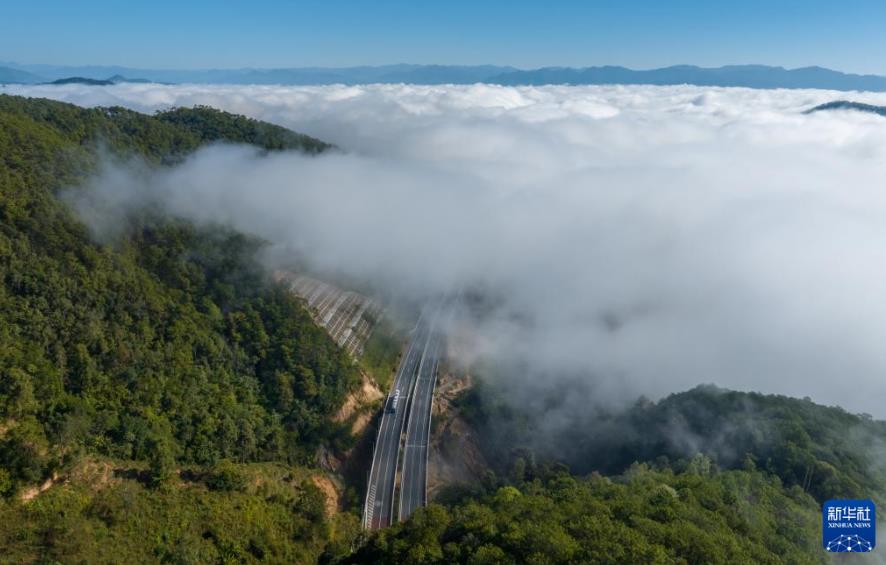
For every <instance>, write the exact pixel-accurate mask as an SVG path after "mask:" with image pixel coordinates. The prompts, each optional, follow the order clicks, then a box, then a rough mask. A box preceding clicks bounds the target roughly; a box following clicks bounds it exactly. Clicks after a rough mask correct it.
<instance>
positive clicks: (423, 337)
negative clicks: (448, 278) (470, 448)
mask: <svg viewBox="0 0 886 565" xmlns="http://www.w3.org/2000/svg"><path fill="white" fill-rule="evenodd" d="M430 337H431V322H430V320H429V318H428V316H427V315H426V314H425V313H423V314H422V316H421V317H420V318H419V320H418V323H417V324H416V327H415V329H414V330H413V331H412V339H411V340H410V342H409V346H408V348H407V350H406V354H405V355H404V356H403V359H402V360H401V361H400V367H399V368H398V369H397V376H396V377H395V378H394V384H393V385H392V387H391V392H390V393H389V394H388V397H387V398H386V399H385V404H384V407H383V412H382V415H381V420H380V421H379V426H378V436H377V437H376V440H375V449H374V451H373V454H372V466H371V467H370V471H369V481H368V483H367V488H366V502H365V504H364V507H363V527H364V528H367V529H370V530H377V529H380V528H385V527H387V526H390V525H391V522H392V518H393V515H394V500H395V490H396V486H397V465H398V461H399V458H400V443H401V442H400V439H401V436H402V434H403V426H404V424H405V422H406V413H407V409H408V407H409V400H410V394H411V391H412V388H413V384H414V383H415V377H416V375H417V374H418V369H419V366H420V365H421V364H422V360H423V359H424V354H425V352H426V350H427V347H428V343H429V339H430ZM396 390H399V391H400V397H399V399H398V401H397V407H396V410H394V411H391V404H392V403H393V394H394V391H396Z"/></svg>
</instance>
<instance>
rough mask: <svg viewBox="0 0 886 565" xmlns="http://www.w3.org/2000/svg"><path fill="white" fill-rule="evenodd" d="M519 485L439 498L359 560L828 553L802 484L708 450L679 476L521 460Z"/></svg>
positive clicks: (780, 557)
mask: <svg viewBox="0 0 886 565" xmlns="http://www.w3.org/2000/svg"><path fill="white" fill-rule="evenodd" d="M522 473H525V474H524V475H523V476H520V477H512V479H511V484H506V485H503V486H500V487H498V488H487V489H486V491H485V492H484V493H483V494H480V495H479V496H477V495H474V496H463V497H462V499H461V500H458V501H456V502H455V503H453V504H450V505H449V507H444V506H440V505H436V504H433V505H431V506H429V507H427V508H426V509H423V510H422V511H419V512H418V513H417V514H416V515H414V516H413V517H412V518H411V519H410V520H409V521H408V522H406V523H404V524H398V525H396V526H394V527H392V528H390V529H388V530H384V531H382V532H381V533H380V534H378V535H377V536H375V537H374V538H372V539H371V540H370V541H369V543H367V544H366V545H365V546H364V547H363V548H361V550H360V551H359V552H358V554H357V555H356V556H354V557H353V558H352V562H353V563H392V564H393V563H441V564H442V563H484V564H493V563H495V564H505V563H539V564H541V563H550V564H554V563H649V564H653V563H655V564H659V563H661V564H664V563H722V564H730V563H746V564H756V563H794V564H798V565H799V564H807V563H824V562H826V559H825V557H826V554H825V553H824V552H823V551H821V548H820V545H819V542H820V532H819V528H820V525H819V521H820V518H821V516H820V514H819V512H818V508H817V506H816V505H815V503H814V501H813V500H812V499H811V498H810V497H809V496H808V495H806V494H804V493H803V492H802V490H800V489H798V488H793V489H787V490H786V489H783V488H782V487H781V485H780V483H779V481H778V479H775V478H772V477H769V476H767V475H765V474H763V473H761V472H757V471H730V472H717V471H715V470H714V469H713V467H712V465H711V462H710V460H709V459H707V458H705V457H704V456H699V457H696V458H694V459H693V461H692V464H691V465H690V466H688V468H687V469H686V470H685V471H683V472H681V473H678V474H675V473H674V472H672V471H670V470H665V471H661V470H653V469H650V468H649V467H648V466H647V465H635V466H633V467H631V468H630V469H629V470H628V471H627V472H626V473H624V474H623V475H620V476H616V477H603V476H601V475H596V474H595V475H592V476H590V477H587V478H584V479H581V478H576V477H574V476H572V475H570V474H569V473H568V472H566V470H565V469H564V468H560V467H557V466H553V467H541V468H538V469H535V468H533V467H524V468H522Z"/></svg>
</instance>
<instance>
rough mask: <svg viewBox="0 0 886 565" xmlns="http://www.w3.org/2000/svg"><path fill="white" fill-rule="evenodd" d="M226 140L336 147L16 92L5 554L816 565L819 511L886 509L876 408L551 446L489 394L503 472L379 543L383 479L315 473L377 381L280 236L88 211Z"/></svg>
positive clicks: (630, 428) (482, 418)
mask: <svg viewBox="0 0 886 565" xmlns="http://www.w3.org/2000/svg"><path fill="white" fill-rule="evenodd" d="M211 142H233V143H251V144H254V145H257V146H259V147H261V148H263V149H264V150H265V151H279V150H289V151H304V152H307V153H311V154H317V153H322V152H324V151H327V150H329V149H330V148H331V146H330V145H328V144H325V143H323V142H321V141H319V140H316V139H313V138H310V137H307V136H304V135H300V134H297V133H294V132H291V131H289V130H286V129H284V128H280V127H278V126H274V125H271V124H266V123H263V122H258V121H255V120H251V119H248V118H245V117H242V116H235V115H232V114H227V113H224V112H219V111H217V110H213V109H210V108H205V107H198V108H190V109H184V108H179V109H174V110H170V111H167V112H162V113H158V114H155V115H153V116H148V115H144V114H140V113H137V112H133V111H130V110H126V109H124V108H96V109H84V108H79V107H77V106H73V105H69V104H64V103H59V102H53V101H48V100H40V99H26V98H19V97H12V96H2V95H0V549H2V551H0V563H5V562H10V563H21V562H25V563H31V562H33V563H36V562H46V563H54V562H62V563H67V562H86V563H115V562H131V563H136V562H138V563H141V562H169V563H220V562H225V563H228V562H232V563H233V562H238V563H241V562H243V563H251V562H261V561H267V562H286V563H293V562H294V563H312V562H316V561H318V560H320V561H323V562H330V563H332V562H341V561H347V562H353V563H404V562H414V563H513V562H528V563H584V562H597V561H599V562H611V563H640V562H642V563H702V562H704V563H782V562H784V563H810V562H819V561H822V560H823V556H824V555H825V554H824V553H823V551H822V550H821V548H820V530H819V528H820V525H819V517H820V515H819V514H818V512H819V503H820V501H821V500H824V499H825V498H829V497H843V496H853V497H855V496H857V497H867V496H873V497H874V498H876V499H877V500H882V499H883V492H884V486H886V476H884V474H883V468H882V467H881V466H880V465H881V463H882V462H881V461H880V460H879V459H877V457H878V456H879V454H882V453H883V452H884V450H883V449H882V446H883V441H884V439H886V429H884V426H886V423H884V422H879V421H875V420H873V419H872V418H870V417H867V416H864V415H853V414H848V413H846V412H845V411H843V410H840V409H838V408H828V407H823V406H819V405H816V404H814V403H812V402H811V401H808V400H798V399H791V398H785V397H778V396H766V395H760V394H750V393H738V392H731V391H725V390H721V389H717V388H714V387H710V386H705V387H699V388H696V389H693V390H691V391H688V392H685V393H680V394H675V395H672V396H669V397H667V398H665V399H662V400H660V401H658V402H649V401H639V402H637V403H636V404H635V405H634V406H633V407H632V408H630V409H629V410H627V411H619V412H605V411H600V410H597V411H592V410H588V412H587V414H583V415H581V417H580V418H579V419H577V420H576V421H575V423H574V425H573V426H570V428H569V430H568V431H567V432H564V433H563V434H562V435H561V437H557V438H544V441H545V443H546V447H547V449H544V448H543V447H544V446H540V445H539V441H538V438H537V437H535V441H533V437H534V434H536V432H537V431H538V427H537V425H536V422H533V420H532V415H531V414H527V413H523V412H521V411H520V409H519V407H515V406H513V405H509V404H508V403H507V402H506V398H507V397H506V396H505V395H504V394H502V392H501V391H500V390H496V389H495V388H494V386H492V385H478V386H476V387H475V388H473V389H471V390H469V391H467V392H465V393H464V394H463V396H462V397H461V399H460V400H459V401H458V402H457V406H458V408H459V410H460V411H461V413H462V415H463V416H464V418H465V419H466V420H467V421H468V422H470V424H471V425H472V426H473V427H474V428H475V429H476V430H478V432H479V434H480V436H481V437H482V438H483V439H484V445H483V448H484V449H487V450H489V452H490V457H489V459H490V460H493V461H496V462H497V466H496V468H494V469H490V470H489V473H488V474H487V476H486V478H485V479H484V480H483V481H482V482H481V483H480V484H472V485H465V487H464V488H450V489H449V490H448V491H447V492H445V493H444V494H443V495H442V496H441V497H440V499H439V504H434V505H432V506H431V507H429V508H427V509H426V510H423V511H419V512H418V513H416V514H415V515H414V516H413V518H412V519H411V520H409V521H408V522H407V523H405V524H399V525H396V526H394V527H392V528H390V529H388V530H384V531H381V532H379V533H376V534H372V535H368V534H362V533H361V532H360V530H359V516H358V515H357V512H358V511H359V510H358V508H359V496H358V495H357V490H355V489H359V488H360V485H359V484H352V485H343V486H344V489H343V490H344V492H345V496H344V499H345V500H344V505H345V508H344V510H343V511H341V512H337V513H336V512H334V511H330V510H329V509H328V508H326V506H328V502H329V500H328V498H327V497H326V496H325V495H324V494H323V492H322V491H321V490H320V488H319V487H318V484H321V485H322V484H323V483H322V481H321V480H319V479H322V478H323V474H322V472H321V471H319V470H318V469H317V468H316V466H315V464H314V458H315V454H316V452H317V449H318V447H319V446H331V447H332V448H333V449H336V448H338V450H339V451H341V450H343V449H346V448H348V447H350V446H351V445H352V444H353V442H354V438H353V437H352V436H351V433H350V429H349V427H348V426H347V425H346V424H343V423H336V422H335V421H333V420H332V419H331V416H332V414H334V413H335V412H336V411H337V410H338V409H339V407H340V406H341V404H342V402H343V400H344V399H345V396H346V395H347V393H348V392H349V391H351V390H353V389H354V387H355V386H356V385H357V383H358V380H359V379H358V377H359V375H358V373H357V369H356V367H355V366H354V363H353V362H352V361H351V360H350V359H349V358H348V357H347V356H346V355H345V354H344V353H343V352H342V351H341V350H340V349H339V348H338V347H337V346H336V345H335V344H334V343H333V342H332V341H331V340H330V339H329V337H328V336H327V335H326V334H325V333H324V332H323V331H322V330H321V329H320V328H318V327H317V326H316V325H314V323H313V322H312V321H311V318H310V316H309V315H308V313H307V312H306V311H305V310H304V309H303V307H302V304H301V303H300V302H299V301H297V300H296V299H295V298H293V297H292V296H291V295H290V294H289V293H288V292H287V291H286V290H284V289H283V288H280V287H278V286H277V285H275V284H274V283H273V282H271V281H269V280H268V279H267V278H266V276H265V274H264V272H263V271H262V269H261V268H260V267H259V266H258V265H257V264H256V262H255V257H256V251H257V250H258V249H259V248H260V247H261V245H262V242H261V241H257V240H255V239H254V238H251V237H249V236H247V235H244V234H241V233H237V232H235V231H232V230H230V229H228V228H225V227H223V226H208V227H207V226H202V227H197V226H195V225H192V224H190V223H188V222H185V221H183V220H181V219H177V218H174V217H168V216H164V215H161V214H160V213H159V212H157V211H155V210H146V211H144V212H143V213H138V214H132V215H131V217H129V218H128V220H127V222H128V223H127V224H126V225H123V226H121V227H120V228H121V229H120V230H119V236H118V237H117V238H116V239H114V240H113V241H103V242H101V243H100V242H97V241H96V240H95V239H94V238H93V237H92V236H91V233H90V231H89V229H88V228H87V226H85V225H84V224H83V223H82V222H81V221H80V220H79V219H78V218H77V216H76V215H75V214H74V212H73V211H72V210H71V209H70V207H69V206H68V205H66V204H65V202H66V201H67V199H66V198H65V197H64V196H63V195H65V194H70V193H71V191H73V192H76V191H78V190H82V188H78V187H81V185H82V184H83V181H84V180H85V179H87V178H88V177H89V175H91V174H92V173H93V172H95V170H96V168H97V166H98V164H99V163H100V161H101V159H102V157H101V156H102V155H104V154H106V153H110V154H111V155H114V156H118V157H123V158H138V159H141V160H144V161H145V162H146V163H147V164H148V166H153V167H165V166H175V165H176V164H177V163H179V162H181V161H182V159H184V158H186V156H187V155H188V154H189V153H191V152H193V151H194V150H196V149H198V148H199V147H201V146H202V145H204V144H206V143H211ZM389 349H391V350H392V351H393V350H396V344H392V345H391V346H390V347H389ZM383 361H384V362H383ZM389 361H390V360H380V359H371V363H373V364H374V363H378V364H380V365H385V366H387V365H386V363H388V362H389ZM490 382H493V383H494V382H496V381H495V380H494V379H492V380H491V381H490ZM550 395H551V397H550V398H547V399H542V400H544V401H545V402H548V401H549V405H550V407H551V408H552V409H555V408H556V407H557V401H558V399H562V394H561V392H560V391H550ZM567 445H568V446H571V447H570V448H568V449H567V448H564V446H567ZM566 465H568V468H567V466H566ZM600 473H602V474H600ZM604 475H605V476H604Z"/></svg>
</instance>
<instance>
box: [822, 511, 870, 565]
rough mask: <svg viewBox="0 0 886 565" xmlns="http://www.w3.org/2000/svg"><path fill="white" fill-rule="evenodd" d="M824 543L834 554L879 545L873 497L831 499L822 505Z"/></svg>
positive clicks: (863, 549)
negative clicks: (864, 498)
mask: <svg viewBox="0 0 886 565" xmlns="http://www.w3.org/2000/svg"><path fill="white" fill-rule="evenodd" d="M821 520H822V530H821V542H822V544H823V545H824V548H825V549H826V550H828V551H831V552H834V553H850V552H851V553H864V552H867V551H873V550H874V547H876V545H877V513H876V509H875V508H874V502H873V501H872V500H828V501H827V502H825V503H824V506H822V508H821Z"/></svg>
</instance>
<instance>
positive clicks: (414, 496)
mask: <svg viewBox="0 0 886 565" xmlns="http://www.w3.org/2000/svg"><path fill="white" fill-rule="evenodd" d="M442 348H443V336H442V335H441V334H440V332H439V331H437V327H436V324H434V323H433V322H432V324H431V331H430V337H429V338H428V341H427V345H426V347H425V352H424V355H422V359H421V361H420V362H419V365H418V378H416V380H415V387H414V389H413V392H412V395H411V398H410V403H409V423H408V424H407V426H406V444H405V445H404V448H403V468H402V470H401V472H400V512H399V518H400V521H403V520H406V519H407V518H409V516H411V515H412V513H413V512H415V510H416V509H417V508H419V507H422V506H425V505H426V504H427V494H428V443H429V441H430V436H431V409H432V407H433V400H434V387H435V385H436V384H437V365H438V364H439V361H440V354H441V353H442Z"/></svg>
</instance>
